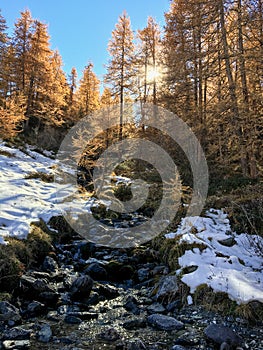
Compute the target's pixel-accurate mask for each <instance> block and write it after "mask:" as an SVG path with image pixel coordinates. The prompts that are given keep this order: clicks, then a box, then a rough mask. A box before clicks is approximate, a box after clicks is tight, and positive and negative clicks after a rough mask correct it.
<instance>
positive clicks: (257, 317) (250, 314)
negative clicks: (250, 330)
mask: <svg viewBox="0 0 263 350" xmlns="http://www.w3.org/2000/svg"><path fill="white" fill-rule="evenodd" d="M235 314H236V315H237V316H239V317H241V318H244V319H246V320H248V321H250V322H251V323H252V324H262V320H263V303H261V302H259V301H256V300H255V301H251V302H249V303H247V304H240V305H237V307H236V309H235Z"/></svg>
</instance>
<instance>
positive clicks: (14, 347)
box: [3, 340, 30, 350]
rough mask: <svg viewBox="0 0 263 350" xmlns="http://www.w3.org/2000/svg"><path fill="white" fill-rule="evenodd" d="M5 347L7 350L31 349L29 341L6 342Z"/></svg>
mask: <svg viewBox="0 0 263 350" xmlns="http://www.w3.org/2000/svg"><path fill="white" fill-rule="evenodd" d="M3 347H4V349H6V350H20V349H21V350H24V349H29V348H30V341H29V340H5V341H4V342H3Z"/></svg>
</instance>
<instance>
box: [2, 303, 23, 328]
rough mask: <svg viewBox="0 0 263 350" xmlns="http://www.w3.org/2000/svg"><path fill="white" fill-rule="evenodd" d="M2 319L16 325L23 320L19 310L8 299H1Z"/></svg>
mask: <svg viewBox="0 0 263 350" xmlns="http://www.w3.org/2000/svg"><path fill="white" fill-rule="evenodd" d="M0 321H3V322H7V323H8V324H9V325H10V326H14V325H15V324H17V323H19V322H20V321H21V316H20V314H19V310H18V309H17V308H16V307H15V306H14V305H12V304H10V303H9V302H8V301H1V302H0Z"/></svg>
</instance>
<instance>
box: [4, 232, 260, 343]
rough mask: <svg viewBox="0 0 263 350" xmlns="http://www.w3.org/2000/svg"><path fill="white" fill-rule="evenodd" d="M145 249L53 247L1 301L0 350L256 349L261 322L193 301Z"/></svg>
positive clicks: (75, 243)
mask: <svg viewBox="0 0 263 350" xmlns="http://www.w3.org/2000/svg"><path fill="white" fill-rule="evenodd" d="M186 300H187V297H186V295H184V291H183V290H182V287H181V285H180V284H178V281H177V277H176V276H175V275H173V274H172V273H171V271H169V268H168V266H166V265H164V264H162V263H161V262H160V259H158V252H157V251H154V250H153V249H152V248H151V247H150V246H147V245H145V246H142V247H140V248H134V249H110V248H105V247H101V246H96V245H95V244H92V243H89V242H87V241H85V240H84V239H82V238H81V237H80V236H78V235H75V236H73V237H71V239H70V240H68V241H67V242H64V243H63V244H61V243H60V244H56V245H54V249H53V252H51V253H50V254H49V255H48V256H46V258H45V259H44V261H43V263H42V264H41V265H40V266H39V267H38V268H34V270H28V271H26V272H25V273H24V275H23V276H21V278H20V284H19V287H18V288H17V290H15V292H14V294H13V296H12V300H10V301H2V302H0V340H1V343H0V349H50V350H52V349H72V350H73V349H74V350H80V349H90V350H91V349H93V350H99V349H115V350H140V349H142V350H143V349H147V350H157V349H170V350H184V349H189V350H190V349H192V350H194V349H206V350H210V349H211V350H212V349H221V350H224V349H257V350H260V349H261V350H262V349H263V329H262V328H261V326H262V324H259V323H258V324H256V325H251V324H249V323H248V322H247V321H246V320H244V319H241V318H237V317H234V316H223V315H222V314H219V313H215V312H212V311H208V310H206V309H204V308H203V307H201V306H200V305H196V303H195V302H194V303H192V304H191V305H189V304H187V302H186Z"/></svg>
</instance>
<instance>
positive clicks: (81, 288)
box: [69, 275, 93, 299]
mask: <svg viewBox="0 0 263 350" xmlns="http://www.w3.org/2000/svg"><path fill="white" fill-rule="evenodd" d="M92 287H93V280H92V278H91V277H90V276H88V275H83V276H80V277H78V278H76V279H75V280H74V282H73V283H72V285H71V286H70V289H69V292H70V293H71V296H72V298H73V299H80V298H88V297H89V295H90V292H91V289H92Z"/></svg>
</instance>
